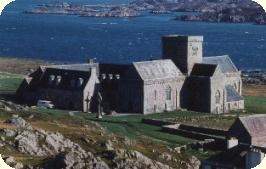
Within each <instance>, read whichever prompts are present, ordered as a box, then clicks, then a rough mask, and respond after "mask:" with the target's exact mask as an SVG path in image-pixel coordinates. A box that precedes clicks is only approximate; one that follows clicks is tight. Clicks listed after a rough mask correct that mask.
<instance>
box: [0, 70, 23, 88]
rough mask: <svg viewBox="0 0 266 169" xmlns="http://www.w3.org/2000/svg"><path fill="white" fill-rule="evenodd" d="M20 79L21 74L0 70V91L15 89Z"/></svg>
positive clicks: (21, 78) (21, 77)
mask: <svg viewBox="0 0 266 169" xmlns="http://www.w3.org/2000/svg"><path fill="white" fill-rule="evenodd" d="M22 80H23V76H22V75H16V74H10V73H3V72H0V91H15V90H17V88H18V87H19V85H20V83H21V82H22Z"/></svg>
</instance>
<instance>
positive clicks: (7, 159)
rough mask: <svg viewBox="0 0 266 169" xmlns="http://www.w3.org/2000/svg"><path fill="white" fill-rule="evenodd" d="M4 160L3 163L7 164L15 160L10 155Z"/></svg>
mask: <svg viewBox="0 0 266 169" xmlns="http://www.w3.org/2000/svg"><path fill="white" fill-rule="evenodd" d="M4 160H5V163H6V164H8V165H11V164H14V163H15V162H16V160H15V158H14V157H12V156H9V157H7V158H4Z"/></svg>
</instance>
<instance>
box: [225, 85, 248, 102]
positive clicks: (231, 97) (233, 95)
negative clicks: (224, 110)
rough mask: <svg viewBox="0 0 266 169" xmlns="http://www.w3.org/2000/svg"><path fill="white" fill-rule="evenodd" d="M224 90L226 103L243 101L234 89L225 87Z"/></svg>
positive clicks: (228, 86) (229, 86)
mask: <svg viewBox="0 0 266 169" xmlns="http://www.w3.org/2000/svg"><path fill="white" fill-rule="evenodd" d="M225 90H226V94H227V97H226V101H227V102H233V101H239V100H244V98H243V97H242V96H240V95H239V93H238V92H237V91H236V90H235V88H234V87H233V86H231V85H226V86H225Z"/></svg>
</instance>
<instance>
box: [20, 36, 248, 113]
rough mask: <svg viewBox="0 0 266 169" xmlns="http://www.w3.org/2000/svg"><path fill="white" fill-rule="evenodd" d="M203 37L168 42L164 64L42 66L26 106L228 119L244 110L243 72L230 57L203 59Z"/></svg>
mask: <svg viewBox="0 0 266 169" xmlns="http://www.w3.org/2000/svg"><path fill="white" fill-rule="evenodd" d="M202 43H203V37H202V36H179V35H169V36H164V37H162V58H161V59H159V60H151V61H141V62H133V63H132V64H127V65H123V64H101V63H95V62H89V63H86V64H70V65H52V66H41V67H40V68H39V69H37V70H36V71H35V72H33V73H32V74H30V75H29V76H28V77H27V78H25V80H24V81H23V82H22V84H21V86H20V88H19V89H18V91H17V95H18V98H19V99H20V100H21V101H23V102H24V103H26V104H32V105H34V104H36V103H37V101H38V100H49V101H52V102H53V103H54V104H55V106H56V107H57V108H60V109H70V110H81V111H84V112H95V111H98V110H99V109H101V110H103V111H104V112H106V113H108V112H111V111H115V112H121V113H142V114H149V113H156V112H164V111H173V110H178V109H180V108H184V109H188V110H192V111H199V112H209V113H215V114H220V113H226V112H229V111H230V110H237V109H243V108H244V99H243V97H242V96H241V95H242V81H241V72H240V71H239V70H238V69H237V68H236V66H235V65H234V64H233V62H232V61H231V59H230V58H229V56H226V55H225V56H215V57H203V47H202V46H203V45H202Z"/></svg>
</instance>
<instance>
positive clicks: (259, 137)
mask: <svg viewBox="0 0 266 169" xmlns="http://www.w3.org/2000/svg"><path fill="white" fill-rule="evenodd" d="M239 120H240V121H241V123H242V124H243V126H244V127H245V129H246V130H247V131H248V133H249V134H250V136H251V137H252V139H253V142H252V144H253V145H254V146H258V147H266V132H265V131H266V115H265V114H257V115H250V116H243V117H239Z"/></svg>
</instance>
